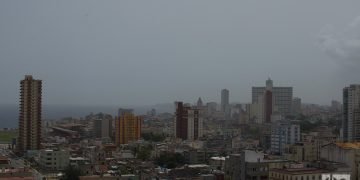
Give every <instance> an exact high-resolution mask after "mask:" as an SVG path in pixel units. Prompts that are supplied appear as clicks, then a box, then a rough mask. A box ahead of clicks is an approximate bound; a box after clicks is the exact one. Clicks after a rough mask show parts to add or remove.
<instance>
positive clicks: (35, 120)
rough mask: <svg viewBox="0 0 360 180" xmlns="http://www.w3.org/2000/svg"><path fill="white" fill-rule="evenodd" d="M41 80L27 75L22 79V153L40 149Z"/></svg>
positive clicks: (20, 127) (20, 137)
mask: <svg viewBox="0 0 360 180" xmlns="http://www.w3.org/2000/svg"><path fill="white" fill-rule="evenodd" d="M41 91H42V82H41V80H35V79H33V77H32V76H31V75H26V76H25V79H24V80H21V81H20V116H19V139H18V144H17V148H18V150H19V152H20V153H23V152H25V151H27V150H38V149H40V143H41Z"/></svg>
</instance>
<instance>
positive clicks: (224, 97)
mask: <svg viewBox="0 0 360 180" xmlns="http://www.w3.org/2000/svg"><path fill="white" fill-rule="evenodd" d="M228 108H229V90H227V89H223V90H221V111H222V112H224V113H225V112H226V111H227V109H228Z"/></svg>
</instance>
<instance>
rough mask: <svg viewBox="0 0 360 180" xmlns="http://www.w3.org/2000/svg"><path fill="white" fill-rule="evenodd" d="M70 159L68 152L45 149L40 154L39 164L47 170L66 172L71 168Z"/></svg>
mask: <svg viewBox="0 0 360 180" xmlns="http://www.w3.org/2000/svg"><path fill="white" fill-rule="evenodd" d="M69 158H70V154H69V152H68V151H66V150H54V149H43V150H41V151H40V153H39V164H40V167H41V168H43V169H45V170H64V169H65V168H66V167H68V166H69V163H70V162H69V161H70V160H69Z"/></svg>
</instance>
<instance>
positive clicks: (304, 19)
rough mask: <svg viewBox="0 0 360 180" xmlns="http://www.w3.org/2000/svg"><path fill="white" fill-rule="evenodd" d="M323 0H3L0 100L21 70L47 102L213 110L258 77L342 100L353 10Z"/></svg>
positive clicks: (10, 99)
mask: <svg viewBox="0 0 360 180" xmlns="http://www.w3.org/2000/svg"><path fill="white" fill-rule="evenodd" d="M323 2H325V1H318V2H311V3H309V2H288V1H278V2H231V3H221V2H215V1H206V2H205V1H199V2H191V3H190V2H186V1H182V2H171V3H170V2H167V3H162V2H160V1H155V2H151V3H150V2H143V3H145V5H144V4H141V5H140V4H138V3H136V2H116V1H111V2H105V3H104V2H101V3H100V2H96V1H92V2H89V3H81V2H73V3H72V4H71V8H68V7H69V6H68V4H67V3H65V2H57V3H55V2H41V3H40V2H39V1H32V2H21V3H18V2H14V1H1V2H0V23H1V25H2V30H1V31H0V38H1V39H2V41H1V42H0V47H1V48H0V54H1V55H0V58H1V66H0V76H1V77H2V79H1V80H0V82H1V84H6V86H3V87H2V88H1V89H0V99H2V101H1V104H16V103H17V94H18V87H17V81H18V79H21V78H22V77H23V75H25V74H32V75H33V76H35V77H37V78H40V79H42V80H43V81H44V85H45V86H44V92H45V93H44V94H43V96H44V104H45V105H46V104H62V105H67V104H75V105H150V104H157V103H170V102H174V101H175V100H182V101H185V102H192V103H193V102H194V101H196V99H197V98H198V97H199V96H201V97H202V99H203V100H204V101H205V102H209V101H216V102H219V101H220V97H219V96H218V93H219V91H220V90H221V89H223V88H226V89H229V90H230V91H231V97H230V101H231V102H250V101H251V87H252V86H258V85H262V84H263V81H264V80H265V79H266V78H267V77H268V76H270V77H271V78H272V79H274V80H275V81H276V83H277V86H292V87H294V95H295V96H297V97H300V98H301V99H302V101H303V102H305V103H316V104H330V101H331V100H332V99H335V100H338V101H341V94H342V88H343V87H345V86H346V85H348V84H358V83H360V82H359V80H358V77H359V72H358V68H359V65H360V63H359V61H358V59H359V57H360V56H359V54H358V52H360V51H359V46H358V45H357V43H356V42H359V39H358V33H359V32H360V31H359V30H358V29H359V27H360V20H359V19H360V18H358V17H359V16H360V14H359V12H358V8H357V7H359V6H360V2H351V3H350V2H343V1H342V2H340V1H334V0H331V1H326V4H327V6H326V8H324V5H323V4H324V3H323ZM147 3H148V4H147ZM15 9H16V11H14V10H15ZM133 9H136V11H133ZM304 11H305V12H306V13H304ZM15 12H16V13H15ZM64 12H67V13H64ZM319 12H322V13H320V14H319ZM333 12H337V13H333ZM270 22H271V23H270ZM352 42H353V43H352ZM309 80H311V82H309ZM183 87H186V88H183ZM324 90H326V91H324ZM134 95H136V97H134Z"/></svg>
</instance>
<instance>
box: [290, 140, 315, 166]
mask: <svg viewBox="0 0 360 180" xmlns="http://www.w3.org/2000/svg"><path fill="white" fill-rule="evenodd" d="M316 150H317V148H316V143H315V142H299V143H296V144H292V145H287V146H286V148H285V152H284V156H285V159H287V160H291V161H297V162H303V161H316V160H318V159H317V151H316Z"/></svg>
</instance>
